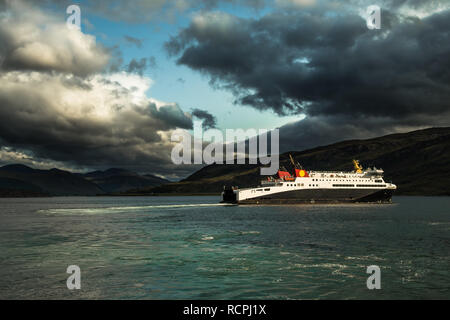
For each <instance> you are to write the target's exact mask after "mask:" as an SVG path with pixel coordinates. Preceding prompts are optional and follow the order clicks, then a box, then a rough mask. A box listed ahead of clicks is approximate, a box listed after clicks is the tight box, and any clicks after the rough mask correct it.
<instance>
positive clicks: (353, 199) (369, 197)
mask: <svg viewBox="0 0 450 320" xmlns="http://www.w3.org/2000/svg"><path fill="white" fill-rule="evenodd" d="M393 191H394V190H393V189H382V190H380V189H300V190H292V191H284V192H279V193H272V194H265V195H261V196H256V197H253V198H246V199H242V200H239V195H238V192H237V193H236V192H235V191H233V190H229V191H228V192H227V190H225V191H224V193H223V201H222V202H225V203H236V204H315V203H324V204H325V203H391V202H392V194H393Z"/></svg>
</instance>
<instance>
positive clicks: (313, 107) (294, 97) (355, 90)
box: [166, 8, 450, 144]
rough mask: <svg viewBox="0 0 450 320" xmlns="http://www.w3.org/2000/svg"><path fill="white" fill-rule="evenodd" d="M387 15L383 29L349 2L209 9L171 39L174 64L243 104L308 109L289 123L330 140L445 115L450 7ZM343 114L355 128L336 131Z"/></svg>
mask: <svg viewBox="0 0 450 320" xmlns="http://www.w3.org/2000/svg"><path fill="white" fill-rule="evenodd" d="M382 19H383V20H382V24H383V28H382V29H381V30H369V29H368V28H367V27H366V22H365V20H364V19H363V18H361V17H360V16H358V15H356V14H352V13H349V12H346V11H343V12H339V13H338V14H336V13H335V14H334V15H330V14H329V12H327V11H318V10H317V8H315V9H314V10H313V11H308V10H302V11H293V12H291V13H282V12H278V13H273V14H269V15H267V16H264V17H262V18H260V19H242V18H238V17H235V16H231V15H228V14H224V13H207V14H202V15H199V16H197V17H195V18H194V19H193V21H192V23H191V24H190V25H189V26H188V27H187V28H185V29H183V30H182V31H181V32H180V33H179V34H178V35H176V36H175V37H173V38H171V40H170V41H168V42H167V43H166V49H167V51H168V52H169V53H170V54H171V55H173V56H177V57H178V58H177V63H178V64H181V65H186V66H188V67H190V68H192V69H194V70H197V71H199V72H202V73H204V74H206V75H208V76H209V77H210V79H211V83H212V84H213V85H214V86H218V87H222V88H226V89H228V90H231V91H232V92H233V93H234V94H235V97H236V103H237V104H243V105H250V106H252V107H254V108H256V109H259V110H273V111H274V112H275V113H277V114H279V115H287V114H304V115H306V117H307V118H306V119H305V120H304V121H300V122H298V123H297V124H296V125H290V126H288V127H289V130H288V129H286V130H284V131H285V133H291V134H293V135H297V136H298V134H299V132H301V131H304V130H307V131H308V130H312V131H309V133H308V135H309V136H310V137H311V139H310V141H311V142H312V144H314V142H315V141H318V140H320V139H318V138H320V136H322V135H323V136H324V137H327V136H328V138H327V139H328V141H331V140H333V139H338V138H343V137H352V136H353V132H360V133H362V132H364V133H366V134H367V133H369V135H370V133H379V132H383V131H385V130H388V129H389V130H391V131H392V130H395V129H396V128H397V129H398V128H400V127H405V128H409V127H410V126H413V125H414V126H432V125H436V124H437V123H442V121H443V120H444V121H447V122H448V121H449V102H448V101H450V59H449V57H450V10H444V11H442V12H440V13H435V14H433V15H430V16H428V17H426V18H423V19H419V18H417V17H405V16H402V17H400V16H397V15H396V14H394V13H392V12H389V11H387V10H384V11H383V16H382ZM318 123H320V124H321V125H320V126H317V125H316V126H314V125H312V126H311V125H310V124H318ZM338 123H339V124H346V125H347V126H348V128H349V129H348V130H344V131H339V130H337V131H336V128H337V127H336V124H338ZM371 123H373V124H376V126H373V125H370V124H371ZM293 127H295V128H296V130H293ZM319 128H322V130H323V131H322V133H314V131H316V130H319ZM324 128H334V130H335V131H333V130H325V129H324ZM358 130H359V131H358ZM344 132H347V133H348V134H344ZM358 136H359V134H358ZM286 138H288V137H287V136H286ZM305 138H306V136H305ZM313 138H314V139H313ZM327 139H322V140H323V141H325V140H327Z"/></svg>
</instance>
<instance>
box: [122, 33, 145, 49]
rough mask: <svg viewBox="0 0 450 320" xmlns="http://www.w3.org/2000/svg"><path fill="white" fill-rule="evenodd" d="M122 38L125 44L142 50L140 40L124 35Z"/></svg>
mask: <svg viewBox="0 0 450 320" xmlns="http://www.w3.org/2000/svg"><path fill="white" fill-rule="evenodd" d="M123 38H124V39H125V41H126V42H128V43H131V44H133V45H135V46H136V47H138V48H142V40H141V39H138V38H134V37H131V36H128V35H125V36H124V37H123Z"/></svg>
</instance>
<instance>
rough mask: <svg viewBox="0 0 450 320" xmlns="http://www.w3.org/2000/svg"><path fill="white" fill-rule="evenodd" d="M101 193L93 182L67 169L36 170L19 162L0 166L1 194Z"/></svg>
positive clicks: (63, 194)
mask: <svg viewBox="0 0 450 320" xmlns="http://www.w3.org/2000/svg"><path fill="white" fill-rule="evenodd" d="M102 193H104V192H103V191H102V190H101V189H100V188H99V187H98V186H97V185H95V184H94V183H92V182H90V181H88V180H86V179H84V178H83V177H80V176H78V175H76V174H73V173H71V172H68V171H63V170H59V169H51V170H37V169H32V168H30V167H27V166H24V165H19V164H14V165H7V166H3V167H1V168H0V195H1V196H49V195H56V196H65V195H76V196H91V195H97V194H102Z"/></svg>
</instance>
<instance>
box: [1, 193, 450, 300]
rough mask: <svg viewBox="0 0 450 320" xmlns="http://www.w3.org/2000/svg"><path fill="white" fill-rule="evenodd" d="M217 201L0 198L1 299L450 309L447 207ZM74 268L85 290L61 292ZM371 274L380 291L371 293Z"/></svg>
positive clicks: (407, 200)
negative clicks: (434, 301)
mask: <svg viewBox="0 0 450 320" xmlns="http://www.w3.org/2000/svg"><path fill="white" fill-rule="evenodd" d="M218 200H219V199H218V198H217V197H90V198H79V197H78V198H77V197H68V198H40V199H0V298H4V299H5V298H6V299H11V298H12V299H15V298H25V299H37V298H43V299H58V298H62V299H72V298H77V299H78V298H82V299H100V298H104V299H317V298H318V299H355V298H357V299H399V298H400V299H402V298H412V299H419V298H427V299H428V298H438V299H439V298H441V299H449V298H450V275H449V270H450V198H447V197H436V198H428V197H395V198H394V202H395V204H392V205H315V206H308V205H306V206H305V205H302V206H255V207H252V206H239V207H238V206H222V205H218V204H217V202H218ZM69 265H78V266H80V268H81V290H74V291H70V290H68V289H67V287H66V280H67V277H68V276H69V275H68V274H66V268H67V266H69ZM369 265H378V266H379V267H380V269H381V287H382V288H381V290H368V289H367V287H366V280H367V277H368V276H369V275H368V274H366V268H367V266H369Z"/></svg>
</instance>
